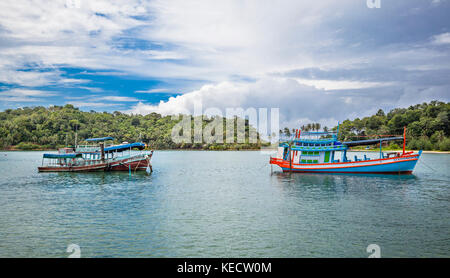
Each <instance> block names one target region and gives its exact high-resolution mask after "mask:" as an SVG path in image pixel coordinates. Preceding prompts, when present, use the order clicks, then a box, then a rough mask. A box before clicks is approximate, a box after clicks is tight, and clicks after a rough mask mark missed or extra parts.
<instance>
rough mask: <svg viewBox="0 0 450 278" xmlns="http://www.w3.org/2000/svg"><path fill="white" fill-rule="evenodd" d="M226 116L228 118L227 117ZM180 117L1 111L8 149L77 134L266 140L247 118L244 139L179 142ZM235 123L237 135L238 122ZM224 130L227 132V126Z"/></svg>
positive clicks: (161, 140) (0, 141)
mask: <svg viewBox="0 0 450 278" xmlns="http://www.w3.org/2000/svg"><path fill="white" fill-rule="evenodd" d="M213 120H214V119H213V118H211V117H206V116H203V117H202V126H203V127H205V126H206V125H207V124H208V123H210V122H211V121H213ZM222 120H223V121H224V122H225V121H226V119H225V118H222ZM236 120H237V119H236V118H235V122H236ZM179 121H181V117H178V119H174V118H173V117H171V116H162V115H160V114H157V113H150V114H148V115H145V116H144V115H129V114H125V113H121V112H119V111H115V112H113V113H109V112H96V111H93V110H91V111H90V112H85V111H81V110H80V109H79V108H76V107H74V106H73V105H71V104H67V105H65V106H50V107H42V106H38V107H24V108H18V109H7V110H5V111H3V112H0V147H1V148H2V149H6V150H12V149H20V150H35V149H56V148H59V147H63V146H68V145H74V144H75V140H76V138H75V136H76V137H77V140H78V143H79V144H82V143H83V142H82V140H83V139H87V138H96V137H105V136H111V137H114V138H115V139H114V143H121V142H124V141H127V142H144V143H146V144H147V145H148V147H149V148H152V149H199V150H240V149H258V148H260V147H261V145H263V144H264V142H261V140H260V139H259V135H258V140H257V143H250V142H249V141H248V134H249V130H251V128H252V127H251V126H250V125H249V123H248V120H245V134H246V136H245V138H246V139H245V142H244V143H224V144H219V143H206V142H204V141H203V142H202V143H179V144H177V143H174V142H173V140H172V138H171V133H172V128H173V127H174V126H175V125H176V124H177V123H178V122H179ZM234 126H235V132H234V136H235V137H236V134H237V132H236V124H235V125H234ZM224 127H225V125H224ZM213 132H214V130H213ZM223 133H224V136H225V135H226V130H225V128H224V131H223ZM192 136H193V135H192ZM192 142H194V140H192ZM234 142H238V141H237V140H234Z"/></svg>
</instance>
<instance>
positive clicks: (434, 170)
mask: <svg viewBox="0 0 450 278" xmlns="http://www.w3.org/2000/svg"><path fill="white" fill-rule="evenodd" d="M420 162H421V163H422V164H423V165H425V166H427V167H428V168H430V169H431V170H433V171H434V172H436V170H434V169H433V168H432V167H431V166H428V165H427V164H426V163H425V162H423V160H421V161H420Z"/></svg>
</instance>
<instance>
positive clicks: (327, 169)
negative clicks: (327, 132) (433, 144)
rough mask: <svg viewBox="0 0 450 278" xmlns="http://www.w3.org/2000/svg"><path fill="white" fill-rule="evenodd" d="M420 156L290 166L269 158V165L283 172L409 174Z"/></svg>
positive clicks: (293, 164)
mask: <svg viewBox="0 0 450 278" xmlns="http://www.w3.org/2000/svg"><path fill="white" fill-rule="evenodd" d="M419 157H420V154H413V155H404V156H399V157H392V158H384V159H374V160H365V161H353V162H340V163H322V164H303V163H302V164H295V163H292V164H290V163H289V161H285V160H281V159H276V158H271V160H270V163H271V164H274V165H278V166H280V167H281V169H282V170H283V172H303V173H353V174H355V173H356V174H411V173H412V172H413V170H414V167H415V166H416V163H417V161H418V159H419Z"/></svg>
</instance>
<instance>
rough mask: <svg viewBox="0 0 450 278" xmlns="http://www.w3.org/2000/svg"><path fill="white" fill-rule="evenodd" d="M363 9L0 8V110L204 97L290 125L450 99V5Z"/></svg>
mask: <svg viewBox="0 0 450 278" xmlns="http://www.w3.org/2000/svg"><path fill="white" fill-rule="evenodd" d="M369 1H370V2H376V0H369ZM367 2H368V1H367V0H340V1H335V0H320V1H300V0H292V1H287V0H281V1H280V0H277V1H266V0H255V1H251V0H247V1H246V0H238V1H231V0H222V1H208V0H205V1H194V0H193V1H171V0H164V1H135V0H123V1H122V0H116V1H104V0H96V1H87V0H61V1H39V0H35V1H28V0H2V1H1V2H0V110H5V109H8V108H18V107H25V106H28V107H30V106H50V105H65V104H73V105H74V106H76V107H79V108H80V109H81V110H84V111H90V110H95V111H110V112H112V111H122V112H125V113H133V114H148V113H151V112H157V113H161V114H164V115H170V114H177V113H180V112H182V113H184V112H186V111H193V104H194V103H195V102H196V101H199V100H200V101H201V102H202V107H203V109H207V108H209V107H215V108H218V109H219V110H221V111H224V112H223V113H225V109H226V108H234V107H242V108H244V109H247V108H249V107H253V108H273V107H276V108H279V109H280V110H279V111H280V120H281V122H282V125H288V126H292V127H294V126H298V125H301V124H306V123H308V122H320V123H322V125H328V126H335V125H336V123H337V121H343V120H345V119H347V118H350V119H353V118H356V117H364V116H369V115H371V114H373V113H376V111H377V110H378V109H383V110H385V111H389V110H390V109H392V108H396V107H408V106H410V105H413V104H417V103H422V102H426V101H431V100H440V101H449V99H450V16H449V15H450V0H380V1H379V3H380V5H379V8H377V5H375V6H374V5H368V4H367ZM369 6H372V8H370V7H369Z"/></svg>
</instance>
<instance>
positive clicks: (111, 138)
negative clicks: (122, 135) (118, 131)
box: [85, 137, 114, 142]
mask: <svg viewBox="0 0 450 278" xmlns="http://www.w3.org/2000/svg"><path fill="white" fill-rule="evenodd" d="M106 140H114V138H113V137H101V138H88V139H86V140H85V141H87V142H98V141H106Z"/></svg>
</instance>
